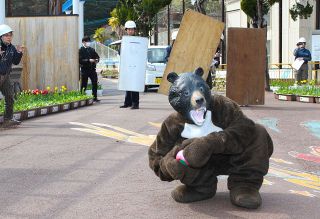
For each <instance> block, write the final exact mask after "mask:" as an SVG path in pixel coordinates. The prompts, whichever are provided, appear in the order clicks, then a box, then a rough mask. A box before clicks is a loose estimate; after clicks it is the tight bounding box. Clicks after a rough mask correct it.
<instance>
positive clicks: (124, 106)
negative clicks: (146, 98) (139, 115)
mask: <svg viewBox="0 0 320 219" xmlns="http://www.w3.org/2000/svg"><path fill="white" fill-rule="evenodd" d="M128 107H131V105H122V106H120V108H128Z"/></svg>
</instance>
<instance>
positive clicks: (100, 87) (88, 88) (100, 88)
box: [86, 83, 102, 90]
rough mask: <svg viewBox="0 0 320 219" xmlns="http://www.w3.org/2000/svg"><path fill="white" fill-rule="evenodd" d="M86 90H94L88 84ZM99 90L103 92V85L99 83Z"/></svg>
mask: <svg viewBox="0 0 320 219" xmlns="http://www.w3.org/2000/svg"><path fill="white" fill-rule="evenodd" d="M86 90H92V84H88V85H87V89H86ZM98 90H102V85H101V84H100V83H98Z"/></svg>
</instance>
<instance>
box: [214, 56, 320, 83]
mask: <svg viewBox="0 0 320 219" xmlns="http://www.w3.org/2000/svg"><path fill="white" fill-rule="evenodd" d="M319 67H320V61H310V62H308V79H309V80H316V81H317V82H318V83H320V69H319ZM216 73H217V77H219V76H220V77H222V78H225V77H226V74H227V64H220V65H219V67H218V68H216ZM294 73H295V69H294V68H293V67H292V64H291V63H271V64H269V76H270V79H294Z"/></svg>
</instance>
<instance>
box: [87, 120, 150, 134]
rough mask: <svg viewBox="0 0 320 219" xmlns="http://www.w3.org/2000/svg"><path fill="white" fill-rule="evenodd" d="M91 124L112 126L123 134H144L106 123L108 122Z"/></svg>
mask: <svg viewBox="0 0 320 219" xmlns="http://www.w3.org/2000/svg"><path fill="white" fill-rule="evenodd" d="M92 124H93V125H98V126H102V127H107V128H112V129H114V130H117V131H119V132H123V133H125V134H129V135H135V136H141V137H143V136H145V135H143V134H139V133H137V132H133V131H130V130H128V129H124V128H120V127H117V126H113V125H108V124H102V123H92Z"/></svg>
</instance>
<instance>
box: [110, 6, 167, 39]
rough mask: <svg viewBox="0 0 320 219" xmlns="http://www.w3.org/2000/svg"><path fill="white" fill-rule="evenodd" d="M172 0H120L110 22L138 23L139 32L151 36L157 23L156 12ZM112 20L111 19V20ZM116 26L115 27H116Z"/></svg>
mask: <svg viewBox="0 0 320 219" xmlns="http://www.w3.org/2000/svg"><path fill="white" fill-rule="evenodd" d="M171 1H172V0H120V1H119V3H118V5H117V7H116V8H115V9H114V10H113V11H112V13H111V18H110V19H109V24H110V22H111V24H115V22H118V24H116V25H118V27H122V28H123V26H124V24H125V22H126V21H128V20H134V21H135V22H136V24H137V32H138V34H139V35H141V36H147V37H149V36H151V35H152V32H151V31H152V29H153V27H154V25H155V22H156V20H155V18H156V14H157V13H158V12H159V11H160V10H161V9H162V8H164V7H165V6H167V5H169V4H170V3H171ZM110 20H111V21H110ZM116 25H115V26H114V28H115V27H116Z"/></svg>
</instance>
